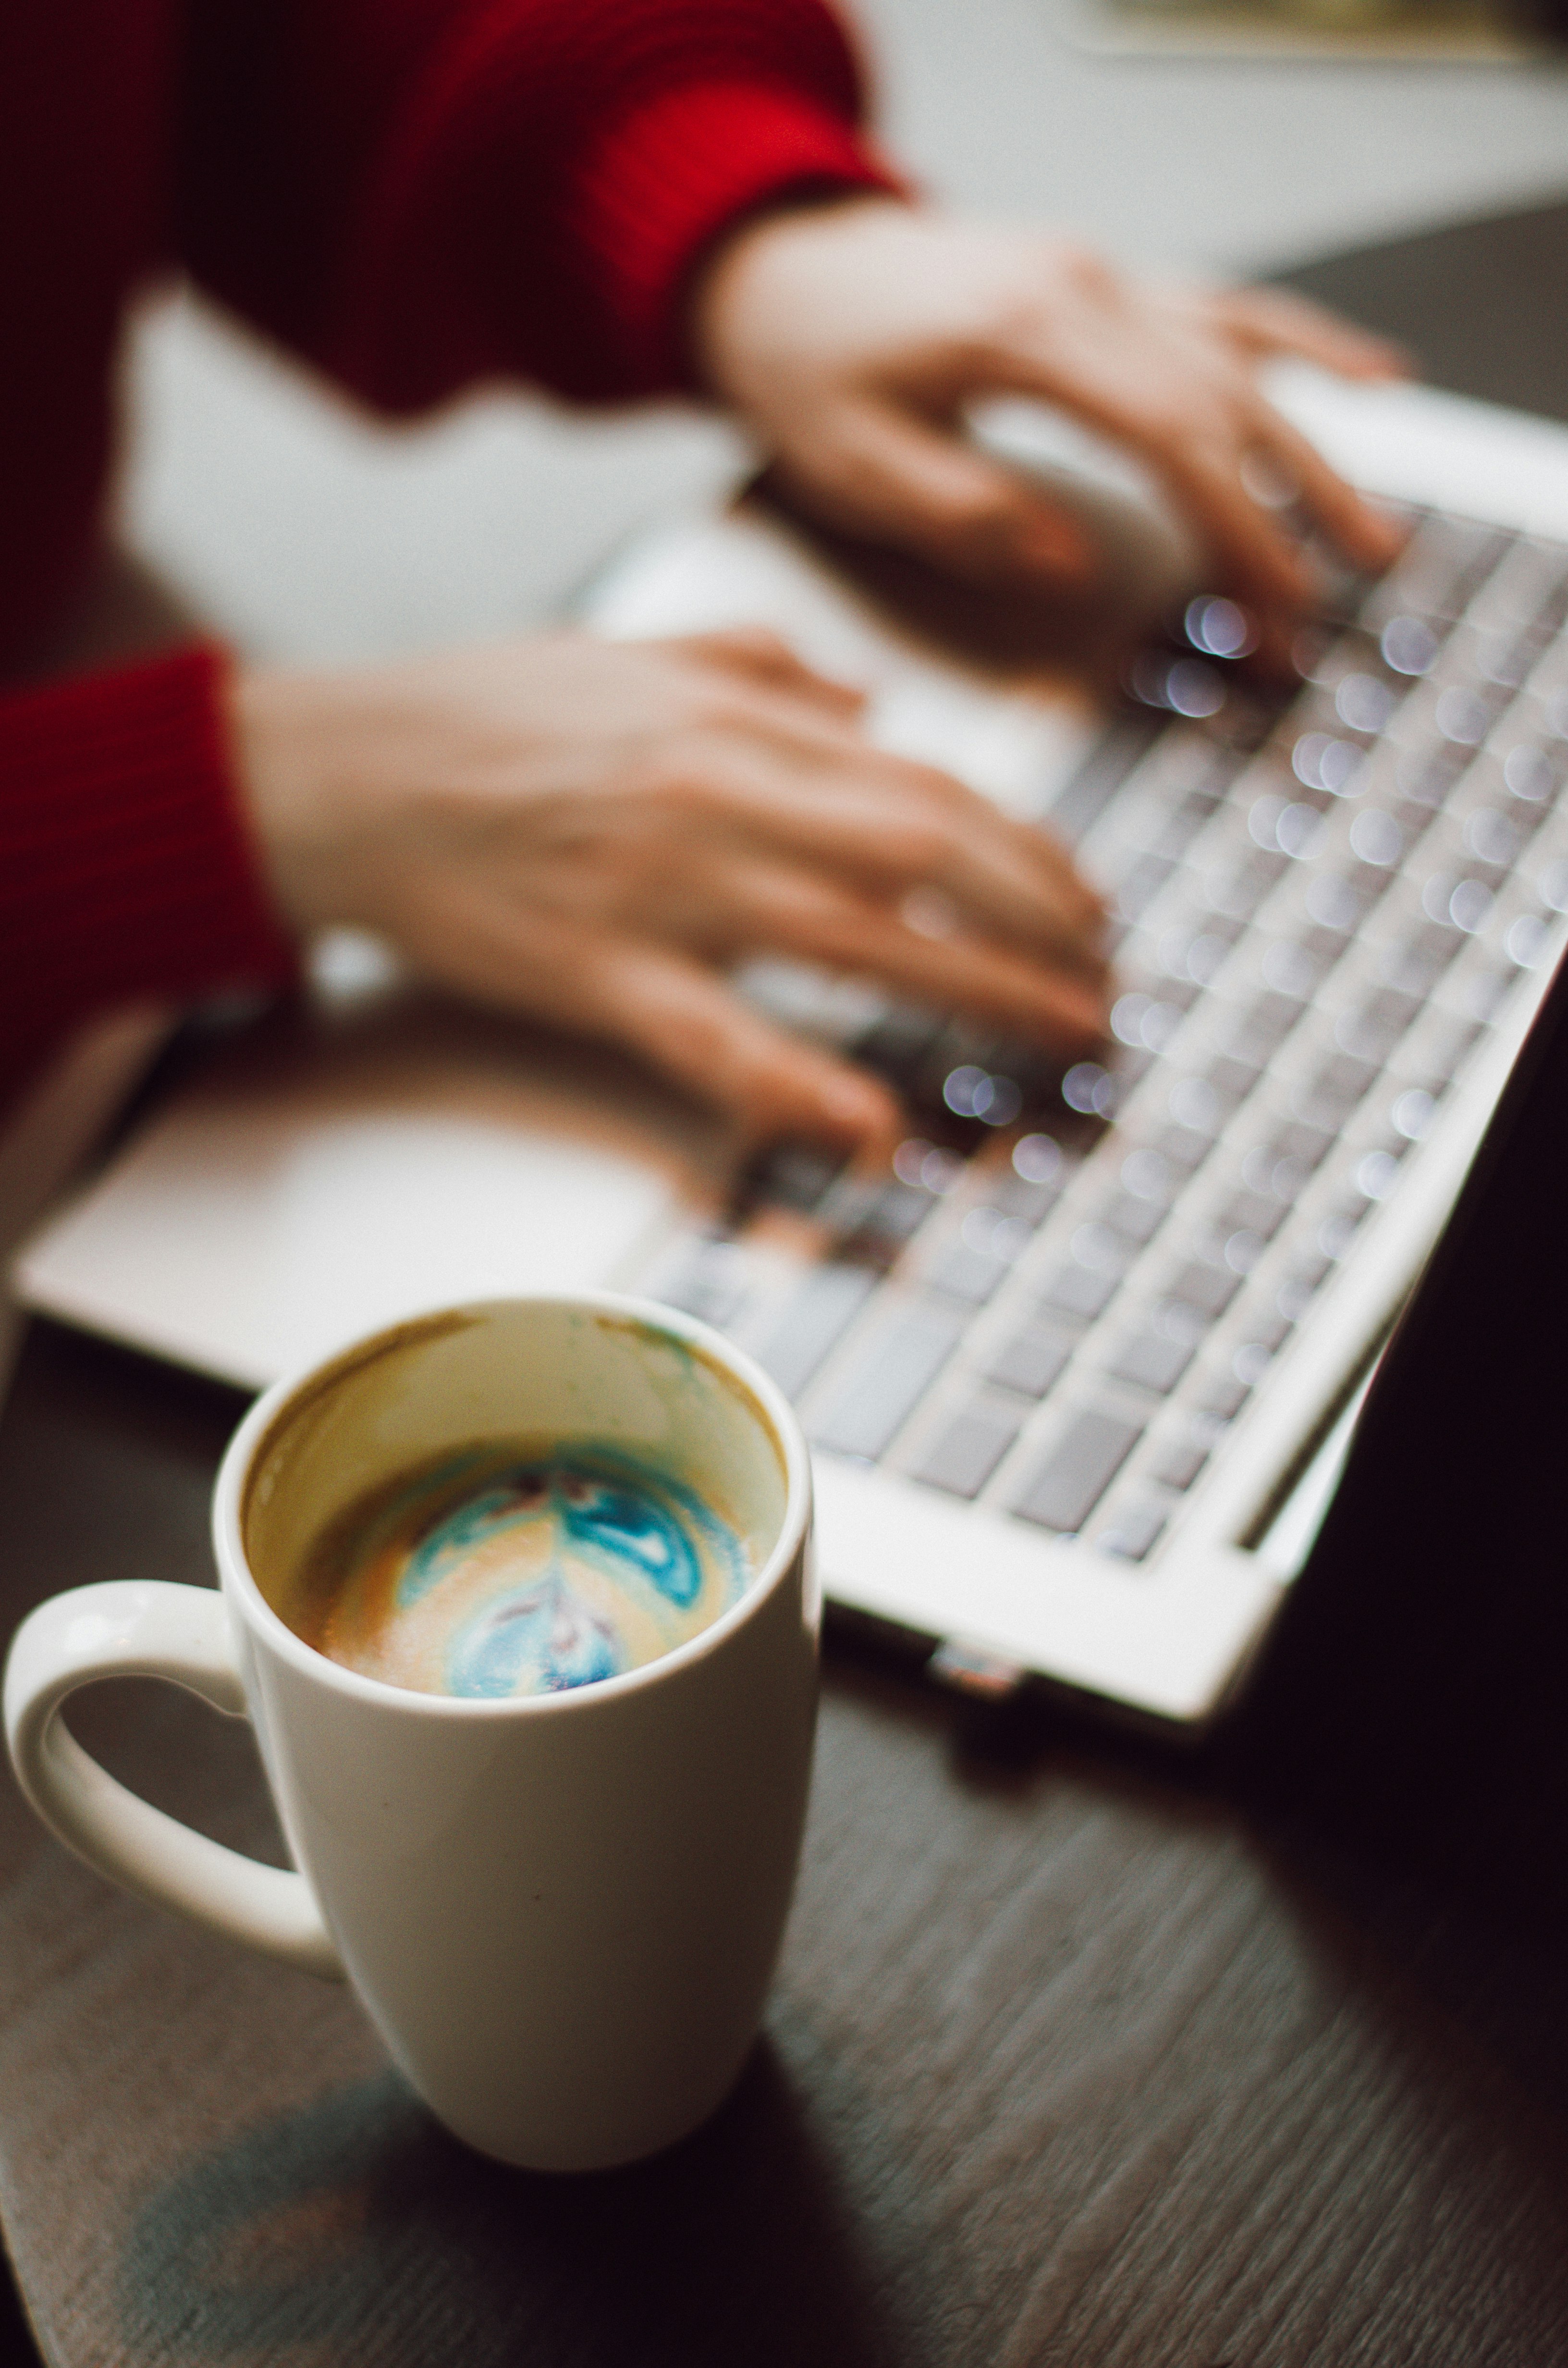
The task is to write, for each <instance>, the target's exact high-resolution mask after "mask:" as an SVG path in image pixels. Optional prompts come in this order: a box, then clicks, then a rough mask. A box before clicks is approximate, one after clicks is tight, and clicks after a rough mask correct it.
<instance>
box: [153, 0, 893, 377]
mask: <svg viewBox="0 0 1568 2368" xmlns="http://www.w3.org/2000/svg"><path fill="white" fill-rule="evenodd" d="M193 18H194V30H193V36H192V42H191V51H190V61H189V70H188V74H187V89H186V95H185V100H184V108H183V117H182V120H183V122H184V125H185V131H184V135H183V148H182V163H181V168H180V175H179V199H180V237H181V244H182V246H183V250H184V253H185V255H186V256H187V260H188V261H189V262H190V264H191V265H192V267H193V268H195V269H196V271H197V272H198V274H199V276H200V277H201V278H202V279H203V280H204V281H205V282H206V284H207V285H208V286H209V287H210V288H211V289H212V290H215V291H216V292H217V293H218V294H220V295H221V296H222V297H223V298H224V299H225V300H226V301H228V302H231V303H233V304H235V305H236V306H238V307H239V309H241V310H242V311H244V312H245V313H248V314H249V315H250V316H251V318H252V319H254V320H256V321H257V322H258V323H259V324H261V325H262V326H263V327H265V328H266V329H267V330H268V331H270V332H271V333H272V334H274V335H276V336H280V337H282V338H283V339H285V340H286V341H287V342H289V343H290V344H292V345H293V346H294V347H296V348H298V349H299V350H300V351H301V352H303V353H304V354H306V355H307V356H309V357H310V358H311V359H312V360H314V361H315V362H317V363H318V364H319V365H321V366H322V367H323V368H324V369H326V370H331V371H332V372H334V373H335V375H336V376H338V377H339V378H340V379H342V380H343V381H346V382H347V384H348V385H350V386H352V387H353V388H354V389H355V390H356V391H357V392H358V393H360V394H361V395H363V396H365V397H366V398H367V399H369V401H371V402H373V403H375V404H379V405H381V406H383V407H385V408H388V409H392V410H397V411H402V410H411V409H414V408H417V407H419V406H421V405H424V404H429V403H431V402H434V401H437V400H439V399H440V398H441V397H443V396H445V395H447V394H449V393H452V392H454V391H455V390H456V389H457V388H459V387H460V386H461V385H463V384H464V383H466V382H468V381H471V380H472V379H474V378H476V377H482V376H485V375H492V374H506V375H513V376H519V375H520V376H523V377H528V378H533V379H538V380H542V381H545V382H547V383H548V384H550V385H551V386H553V387H556V388H558V389H559V390H561V391H562V392H563V393H569V394H572V395H575V396H577V397H579V398H584V397H586V398H594V397H608V398H614V397H619V396H627V395H631V394H637V393H647V392H652V391H655V390H658V389H661V388H669V387H673V386H676V385H678V384H679V383H680V382H681V380H682V377H683V375H684V372H683V361H682V354H681V342H680V311H681V302H682V297H683V294H684V290H685V286H686V282H687V278H688V276H689V273H690V271H691V268H692V266H693V264H694V262H695V261H696V260H697V259H698V257H699V256H700V255H701V254H702V252H703V250H704V249H705V248H706V247H707V246H708V245H710V242H711V241H712V239H713V238H714V236H715V235H716V234H717V233H719V232H720V231H721V230H722V229H723V228H724V226H725V225H726V224H727V223H729V222H733V221H734V220H735V219H736V218H737V217H738V216H740V215H742V214H744V213H745V212H747V211H754V210H756V208H757V207H759V206H761V205H765V204H771V203H774V202H777V201H778V200H779V199H784V198H788V197H791V196H794V195H796V194H802V195H803V194H806V193H817V192H822V191H832V190H837V189H854V188H877V189H897V188H899V186H900V185H899V183H898V182H897V181H896V179H895V177H894V176H893V175H892V172H891V171H890V169H889V167H888V166H887V165H885V164H884V163H883V162H882V161H881V159H880V158H879V157H878V155H877V154H876V153H875V151H874V149H873V148H872V147H871V145H870V144H869V142H868V141H867V140H866V139H865V137H864V136H863V135H862V133H861V132H860V131H859V130H858V122H859V118H860V113H861V104H862V93H861V85H860V77H859V74H858V68H857V64H856V61H855V59H854V56H853V54H852V52H851V51H850V49H849V46H848V44H847V42H846V38H845V34H844V30H843V28H842V26H841V25H840V24H839V22H838V20H837V19H836V17H834V16H833V15H832V14H831V13H830V11H829V10H828V9H827V8H826V7H825V6H822V5H821V0H207V5H206V6H201V7H198V8H197V9H195V10H194V11H193Z"/></svg>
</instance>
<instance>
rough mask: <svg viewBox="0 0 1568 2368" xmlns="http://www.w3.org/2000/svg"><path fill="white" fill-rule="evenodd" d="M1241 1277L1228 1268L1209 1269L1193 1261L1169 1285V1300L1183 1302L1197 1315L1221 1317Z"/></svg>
mask: <svg viewBox="0 0 1568 2368" xmlns="http://www.w3.org/2000/svg"><path fill="white" fill-rule="evenodd" d="M1241 1287H1242V1278H1241V1276H1240V1275H1239V1274H1237V1273H1236V1272H1235V1271H1234V1270H1233V1269H1232V1268H1230V1267H1228V1266H1209V1265H1206V1264H1205V1263H1204V1262H1203V1261H1202V1260H1200V1259H1199V1258H1193V1259H1192V1260H1191V1261H1190V1263H1189V1264H1188V1265H1187V1266H1184V1267H1183V1269H1182V1270H1181V1272H1180V1273H1179V1274H1178V1275H1177V1277H1176V1281H1175V1282H1174V1283H1173V1284H1172V1286H1171V1293H1172V1296H1173V1298H1176V1299H1182V1300H1185V1301H1186V1302H1187V1305H1188V1306H1189V1307H1195V1308H1196V1309H1197V1310H1198V1312H1199V1315H1207V1316H1209V1317H1210V1318H1214V1317H1217V1316H1221V1315H1223V1314H1224V1312H1225V1310H1226V1308H1227V1307H1229V1305H1230V1304H1231V1302H1232V1300H1233V1299H1234V1297H1235V1295H1236V1293H1237V1292H1238V1291H1239V1290H1240V1289H1241Z"/></svg>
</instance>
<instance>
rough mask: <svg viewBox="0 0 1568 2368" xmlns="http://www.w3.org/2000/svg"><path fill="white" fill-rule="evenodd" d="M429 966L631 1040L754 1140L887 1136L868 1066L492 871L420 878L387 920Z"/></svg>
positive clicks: (707, 972) (897, 1115) (898, 1119)
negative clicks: (476, 877) (399, 913)
mask: <svg viewBox="0 0 1568 2368" xmlns="http://www.w3.org/2000/svg"><path fill="white" fill-rule="evenodd" d="M395 935H396V938H397V941H398V943H399V945H400V946H401V948H402V950H403V951H404V952H405V953H406V954H407V955H409V957H410V958H411V959H412V960H413V962H415V965H416V966H417V967H418V968H419V969H420V970H421V971H422V972H423V973H425V975H426V976H427V977H429V978H432V979H435V980H437V981H438V982H439V983H440V984H441V985H445V986H449V987H453V988H456V989H457V990H458V992H459V993H460V994H463V995H470V996H476V997H478V998H479V999H480V1000H481V1001H482V1002H484V1003H488V1004H494V1005H497V1006H499V1007H500V1008H503V1009H506V1010H513V1011H517V1012H519V1013H522V1014H525V1015H527V1016H528V1018H530V1019H545V1020H549V1021H553V1022H555V1023H556V1024H557V1025H559V1026H562V1027H566V1028H571V1029H575V1030H579V1031H580V1032H582V1033H584V1034H587V1035H591V1036H597V1037H600V1038H602V1039H604V1040H606V1041H607V1042H611V1043H618V1044H623V1045H626V1046H628V1047H630V1048H631V1050H632V1051H634V1052H637V1053H642V1055H643V1056H644V1057H645V1058H646V1059H647V1060H649V1061H650V1062H651V1063H652V1064H653V1065H654V1066H655V1067H656V1068H658V1069H660V1070H661V1071H662V1072H663V1073H664V1075H665V1076H667V1077H669V1078H672V1079H673V1080H674V1081H675V1082H676V1084H677V1085H679V1086H682V1087H686V1088H687V1090H688V1091H690V1092H691V1093H693V1094H694V1095H696V1096H697V1097H698V1099H699V1100H702V1101H705V1102H707V1103H709V1104H710V1105H711V1106H713V1107H716V1108H718V1109H720V1110H725V1111H727V1112H728V1113H729V1114H730V1115H731V1116H733V1118H734V1119H735V1120H736V1121H737V1122H738V1123H739V1124H740V1126H741V1128H742V1130H743V1132H744V1133H745V1134H746V1135H747V1136H748V1137H749V1138H751V1139H755V1140H757V1141H764V1140H767V1139H768V1138H770V1137H772V1136H777V1135H781V1134H800V1135H806V1136H809V1137H812V1138H813V1139H815V1138H817V1137H821V1138H824V1139H825V1140H827V1141H829V1142H834V1143H843V1144H850V1145H858V1144H864V1145H867V1146H872V1147H883V1148H891V1146H892V1144H894V1143H895V1142H896V1141H897V1139H898V1136H899V1134H900V1133H901V1132H902V1131H903V1121H902V1114H901V1112H900V1110H899V1105H898V1100H897V1097H896V1096H895V1095H894V1094H893V1093H892V1091H891V1090H890V1089H889V1088H888V1087H886V1086H884V1085H882V1084H881V1082H880V1080H879V1079H877V1078H875V1077H872V1076H868V1075H867V1073H866V1072H865V1071H864V1070H862V1069H857V1068H855V1067H853V1066H852V1065H850V1064H848V1063H846V1062H844V1061H841V1060H837V1059H835V1057H834V1055H833V1054H832V1053H827V1052H824V1051H823V1050H822V1049H821V1048H820V1047H818V1046H816V1045H813V1044H809V1043H807V1042H804V1040H803V1039H800V1038H797V1037H794V1036H790V1035H789V1034H787V1033H785V1031H784V1030H780V1029H778V1028H776V1027H775V1026H774V1025H773V1024H772V1023H771V1022H770V1021H768V1020H767V1019H763V1018H762V1017H761V1015H760V1014H759V1013H757V1012H755V1011H753V1010H751V1009H750V1008H748V1007H747V1006H746V1005H744V1004H743V1003H742V1002H741V1000H740V998H739V997H738V996H736V995H735V993H734V992H733V988H731V987H730V986H729V985H728V984H727V983H726V982H725V981H724V980H723V979H722V978H721V977H720V976H719V975H717V974H716V973H714V972H713V971H712V970H711V969H710V967H708V966H707V965H706V964H705V963H703V962H700V961H699V960H697V959H695V958H694V957H693V955H692V954H691V953H690V952H688V951H685V950H684V949H682V948H679V947H674V946H668V945H662V944H660V943H659V942H658V941H657V940H656V939H653V938H647V937H643V938H634V937H632V936H631V935H630V934H628V933H626V932H623V931H618V930H615V929H602V928H589V927H585V926H583V925H582V924H581V923H579V922H576V921H574V920H572V919H570V918H567V917H564V916H561V915H559V914H551V913H550V912H547V911H542V910H540V908H538V907H537V906H535V907H533V908H530V909H529V910H528V911H527V912H525V913H522V914H519V913H518V912H517V908H516V907H515V906H513V905H511V904H510V903H509V902H508V901H507V900H506V898H505V897H504V896H498V895H497V894H495V893H494V885H493V883H489V882H487V883H485V884H484V885H483V886H482V887H481V888H480V889H479V890H478V891H477V893H476V890H475V887H474V885H473V883H472V882H469V881H460V882H452V881H448V882H443V883H436V882H427V883H426V894H425V895H424V896H423V897H422V898H421V900H420V902H419V904H418V905H416V906H415V908H413V909H412V910H411V911H410V912H408V913H406V914H405V915H404V916H403V926H402V927H401V928H398V929H397V930H396V932H395Z"/></svg>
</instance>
